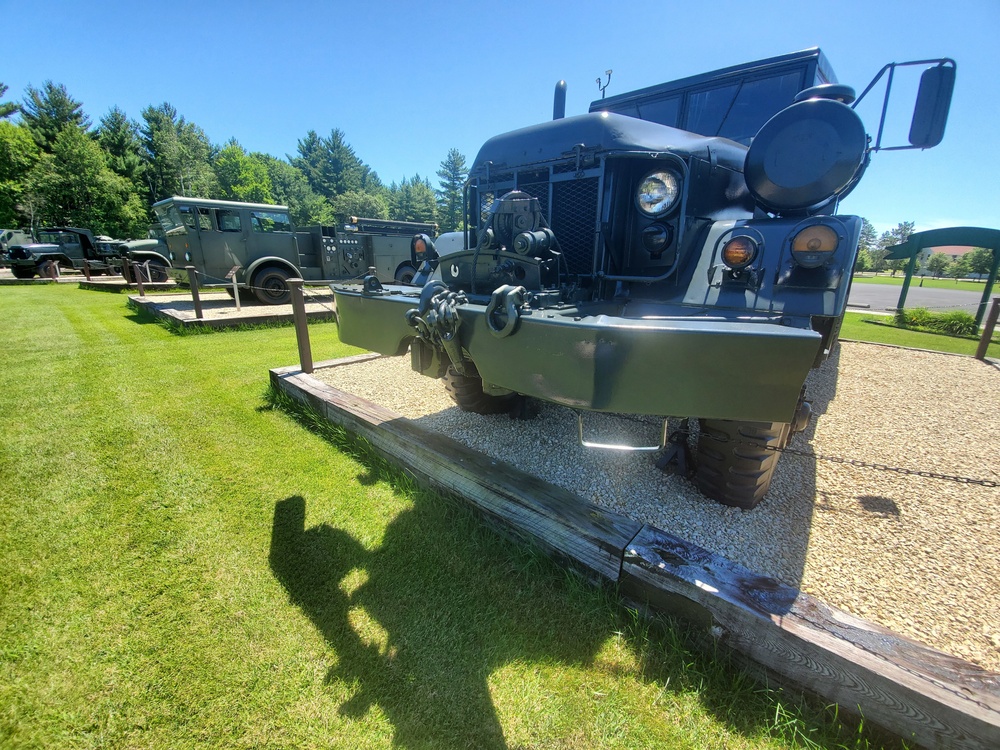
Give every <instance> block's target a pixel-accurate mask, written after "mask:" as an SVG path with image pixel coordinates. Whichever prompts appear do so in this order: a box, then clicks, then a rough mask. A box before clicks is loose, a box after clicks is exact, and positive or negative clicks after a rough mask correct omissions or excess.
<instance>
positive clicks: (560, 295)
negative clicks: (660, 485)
mask: <svg viewBox="0 0 1000 750" xmlns="http://www.w3.org/2000/svg"><path fill="white" fill-rule="evenodd" d="M903 66H920V67H916V68H909V70H911V71H914V72H919V71H920V69H921V68H923V69H924V72H923V73H922V74H921V76H920V89H919V93H918V94H917V98H916V104H915V107H914V114H913V118H912V125H911V127H910V132H909V143H908V144H906V145H902V146H888V145H883V143H882V132H883V124H884V123H885V121H886V113H887V111H888V109H889V90H890V88H891V84H892V81H893V73H895V72H896V71H897V69H898V68H900V67H903ZM887 73H888V75H886V74H887ZM879 80H882V81H883V82H884V84H885V98H884V100H883V101H882V103H881V121H880V122H879V123H876V124H877V125H878V131H877V132H878V136H877V138H876V139H875V140H874V141H873V139H872V138H870V137H869V136H868V135H867V130H866V127H865V125H864V124H863V122H862V120H861V118H860V116H859V115H858V113H857V111H856V109H855V106H854V105H856V103H857V101H858V100H856V99H855V92H854V90H853V89H851V88H850V87H849V86H845V85H841V84H839V83H837V81H836V78H835V77H834V74H833V71H832V69H831V68H830V65H829V63H828V62H827V60H826V58H825V57H824V55H823V54H822V53H821V52H820V51H819V50H818V49H811V50H805V51H803V52H798V53H794V54H791V55H784V56H781V57H776V58H771V59H768V60H761V61H757V62H753V63H749V64H747V65H740V66H735V67H732V68H727V69H724V70H719V71H715V72H712V73H707V74H704V75H700V76H695V77H692V78H686V79H683V80H680V81H675V82H671V83H665V84H661V85H659V86H653V87H650V88H648V89H643V90H640V91H635V92H631V93H628V94H622V95H618V96H613V97H608V98H607V99H602V100H598V101H595V102H594V103H593V104H592V105H591V107H590V111H589V112H588V113H587V114H583V115H578V116H574V117H565V116H564V112H563V110H564V108H565V84H563V83H562V82H560V84H559V85H558V86H557V89H556V103H555V106H554V119H553V120H551V121H549V122H545V123H542V124H539V125H535V126H532V127H528V128H524V129H521V130H516V131H513V132H509V133H505V134H503V135H498V136H496V137H494V138H491V139H490V140H488V141H487V142H486V143H485V144H484V145H483V146H482V148H481V150H480V151H479V154H478V156H477V157H476V160H475V162H474V164H473V166H472V168H471V170H470V174H469V179H468V183H467V185H466V190H465V195H466V221H467V226H468V227H469V230H468V231H467V232H466V235H465V237H464V241H463V243H462V246H461V249H459V250H456V251H452V252H449V253H447V254H446V253H443V252H440V253H439V252H437V251H436V249H435V247H434V242H433V240H432V238H430V237H415V238H414V240H413V243H412V245H413V248H412V254H413V258H414V261H415V262H416V261H418V260H420V261H422V264H421V266H420V269H419V272H418V274H417V276H416V277H415V278H414V280H413V281H414V284H415V286H402V285H383V284H381V283H379V281H378V280H377V279H375V278H370V279H366V280H365V283H364V284H363V285H362V286H361V287H360V288H359V287H356V286H346V285H333V289H334V293H335V303H336V309H337V316H338V322H339V325H340V335H341V339H342V340H343V341H344V342H345V343H349V344H354V345H356V346H360V347H363V348H366V349H370V350H373V351H376V352H380V353H382V354H388V355H401V354H404V353H405V352H406V351H407V350H409V353H410V357H411V364H412V366H413V368H414V369H415V370H417V371H418V372H420V373H423V374H424V375H428V376H430V377H435V378H443V379H444V382H445V385H446V387H447V388H448V390H449V391H450V393H451V395H452V397H453V398H454V399H455V401H456V402H457V403H458V405H459V406H460V407H461V408H462V409H464V410H467V411H472V412H484V413H489V412H498V411H511V412H512V413H513V412H517V411H523V409H522V402H523V400H524V399H525V398H526V397H530V398H534V399H541V400H544V401H548V402H553V403H556V404H562V405H564V406H567V407H570V408H572V409H575V410H576V411H577V417H578V434H577V436H576V438H577V439H578V440H579V442H581V443H583V444H584V445H593V446H594V447H603V448H617V449H629V450H649V451H651V452H653V451H656V452H659V459H660V464H661V466H662V467H664V468H672V469H674V470H678V471H683V472H684V473H685V474H686V475H688V476H691V477H692V480H693V481H694V483H695V484H696V486H697V487H698V488H699V489H700V490H701V491H702V492H703V493H704V494H705V495H707V496H709V497H711V498H714V499H715V500H717V501H719V502H722V503H724V504H727V505H732V506H737V507H740V508H744V509H749V508H752V507H754V506H755V505H756V504H757V503H758V502H759V501H760V500H761V499H762V498H763V496H764V494H765V493H766V492H767V490H768V488H769V486H770V483H771V477H772V474H773V471H774V467H775V464H776V462H777V461H778V458H779V455H780V449H781V448H783V447H784V446H785V444H786V443H787V441H788V440H789V437H790V435H791V434H793V433H794V432H796V431H800V430H802V429H804V428H805V426H806V425H807V424H808V421H809V418H810V408H809V403H808V400H807V397H806V395H805V394H804V392H803V391H804V388H803V385H804V382H805V379H806V376H807V374H808V373H809V371H810V369H811V368H814V367H817V366H818V365H820V364H821V363H822V362H823V361H824V359H825V358H826V357H827V356H828V355H829V353H830V351H831V348H832V347H833V346H834V344H835V342H836V340H837V336H838V333H839V329H840V324H841V321H842V318H843V315H844V310H845V306H846V303H847V295H848V288H849V286H850V282H851V272H852V267H853V265H854V261H855V258H856V255H857V251H858V242H859V236H860V232H861V224H862V219H861V218H860V217H858V216H849V215H840V214H838V213H837V209H838V206H839V204H840V201H841V199H842V198H844V196H846V195H847V194H848V193H849V192H850V191H851V190H852V189H853V188H854V186H855V185H857V184H858V182H859V181H860V180H861V179H862V176H863V175H864V172H865V169H866V167H867V166H868V164H869V160H870V158H871V155H872V153H873V152H874V151H877V150H880V149H887V148H930V147H932V146H935V145H937V143H938V142H940V140H941V138H942V136H943V133H944V127H945V122H946V119H947V113H948V110H949V107H950V100H951V92H952V88H953V85H954V80H955V63H954V62H953V61H952V60H949V59H941V60H931V61H920V62H914V63H899V64H896V63H893V64H890V65H887V66H885V67H884V68H883V69H882V71H881V72H880V73H879V74H878V75H877V76H876V78H875V80H874V81H873V82H872V83H871V84H870V85H869V86H868V88H866V89H865V90H864V91H863V92H862V97H861V98H863V97H865V96H867V95H868V94H869V93H870V92H871V91H872V90H873V87H874V86H875V85H876V83H877V82H878V81H879ZM894 101H895V99H894ZM528 411H529V412H530V410H528ZM589 411H599V412H613V413H621V414H631V415H655V416H657V417H662V418H663V430H662V438H661V439H660V441H659V445H635V446H621V445H601V444H597V443H596V441H595V442H594V443H590V442H588V441H586V440H585V439H584V434H585V431H584V417H585V415H586V413H587V412H589ZM671 417H672V418H675V419H677V420H679V421H680V424H681V428H680V429H677V430H675V431H673V433H672V434H671V433H669V432H668V427H667V419H668V418H671ZM695 422H697V429H695V424H694V423H695ZM685 427H687V429H685ZM668 434H671V436H670V437H668ZM689 435H690V437H688V436H689ZM694 435H697V439H696V440H695V439H694ZM689 441H690V442H691V444H690V445H689Z"/></svg>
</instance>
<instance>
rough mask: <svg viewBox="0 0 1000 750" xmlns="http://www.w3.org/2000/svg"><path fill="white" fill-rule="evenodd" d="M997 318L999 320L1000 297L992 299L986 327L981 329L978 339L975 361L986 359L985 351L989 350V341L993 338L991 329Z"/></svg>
mask: <svg viewBox="0 0 1000 750" xmlns="http://www.w3.org/2000/svg"><path fill="white" fill-rule="evenodd" d="M997 318H1000V297H994V298H993V307H991V308H990V314H989V316H988V317H987V318H986V325H985V327H984V328H983V335H982V336H981V337H980V339H979V347H978V348H977V349H976V359H982V360H985V359H986V350H987V348H989V345H990V339H992V338H993V329H995V328H996V325H997Z"/></svg>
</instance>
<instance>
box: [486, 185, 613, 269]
mask: <svg viewBox="0 0 1000 750" xmlns="http://www.w3.org/2000/svg"><path fill="white" fill-rule="evenodd" d="M545 171H546V172H547V171H548V170H545ZM596 171H597V170H589V171H588V174H587V176H585V177H580V178H577V177H575V176H574V177H570V178H569V179H565V178H562V179H560V178H561V177H563V176H562V175H555V177H556V179H555V180H549V181H544V180H543V181H539V180H538V177H539V176H543V177H544V176H545V175H544V173H543V174H542V175H539V170H538V168H537V167H535V168H534V169H533V170H532V171H531V172H530V173H529V172H527V170H524V171H523V174H526V175H528V174H530V177H529V178H528V180H530V181H528V180H526V181H524V182H519V181H518V180H517V176H518V175H517V174H510V173H508V174H505V175H499V177H500V178H506V179H502V180H501V179H498V180H494V181H493V182H491V183H489V184H480V186H479V207H480V217H481V219H480V220H481V221H485V220H486V218H487V216H488V215H489V211H490V206H492V205H493V201H495V200H496V199H497V198H500V197H503V196H504V195H506V194H507V193H509V192H510V191H511V190H515V189H516V190H521V191H524V192H525V193H528V194H529V195H531V196H532V197H534V198H537V199H538V202H539V203H540V204H541V207H542V213H543V214H545V219H546V220H547V221H548V222H549V226H550V227H552V231H553V232H555V235H556V239H557V240H558V241H559V247H560V249H561V250H562V253H563V257H564V259H565V261H566V270H568V272H569V273H571V274H589V273H590V272H591V271H592V270H593V268H594V247H595V239H596V233H597V227H598V225H597V216H598V205H597V204H598V190H599V185H600V176H599V175H598V174H595V172H596ZM515 186H516V187H515Z"/></svg>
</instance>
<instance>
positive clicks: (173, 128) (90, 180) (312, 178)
mask: <svg viewBox="0 0 1000 750" xmlns="http://www.w3.org/2000/svg"><path fill="white" fill-rule="evenodd" d="M7 88H8V87H7V86H6V85H4V84H3V83H0V226H3V227H11V228H15V227H25V226H28V227H31V228H36V227H40V226H46V225H48V226H60V225H61V226H78V227H87V228H89V229H92V230H93V231H94V232H95V233H97V234H106V235H111V236H113V237H117V238H121V239H124V238H136V237H144V236H146V231H147V229H148V227H149V226H150V224H151V223H152V219H153V217H152V213H151V208H150V207H151V206H152V204H153V203H155V202H156V201H158V200H162V199H163V198H167V197H170V196H171V195H184V196H192V197H200V198H219V199H227V200H237V201H247V202H253V203H278V204H283V205H287V206H288V207H289V210H290V213H291V216H292V220H293V221H294V222H295V223H296V224H297V225H299V226H306V225H309V224H334V223H336V222H337V221H339V220H343V219H344V218H345V217H347V216H365V217H369V218H378V219H398V220H402V221H421V222H436V223H437V224H438V225H439V226H440V229H441V231H442V232H445V231H452V230H455V229H461V228H463V221H462V220H463V214H462V186H463V184H464V182H465V179H466V176H467V175H468V169H467V167H466V164H465V157H464V156H463V155H462V154H461V153H460V152H459V151H458V150H457V149H454V148H453V149H450V150H449V151H448V154H447V156H446V157H445V158H444V160H443V161H442V162H441V163H440V169H439V170H438V172H437V176H438V178H439V184H438V187H437V188H435V187H433V186H432V185H431V182H430V180H429V179H428V178H426V177H421V176H420V175H414V176H413V177H410V178H403V179H401V180H400V181H399V182H398V183H396V182H393V183H391V184H389V185H385V184H384V183H383V182H382V180H381V179H379V176H378V174H376V172H375V171H374V170H372V169H371V167H369V166H368V165H367V164H365V163H364V162H363V161H362V160H361V159H360V158H359V157H358V155H357V154H356V153H355V152H354V149H353V148H351V146H350V144H348V143H347V141H346V139H345V136H344V133H343V132H342V131H341V130H339V129H337V128H334V129H333V130H331V131H330V134H329V135H328V136H325V137H324V136H320V135H319V134H318V133H316V132H315V131H312V130H310V131H309V132H308V133H307V134H306V135H305V137H304V138H302V139H300V140H299V141H298V149H297V154H296V155H295V156H288V157H286V158H285V159H279V158H276V157H274V156H271V155H270V154H264V153H260V152H248V151H247V150H246V149H245V148H243V146H242V145H240V143H239V142H238V141H237V140H236V139H235V138H231V139H230V140H228V141H227V142H226V143H224V144H222V145H218V144H214V143H212V142H211V141H210V139H209V137H208V136H207V135H206V133H205V131H204V130H202V129H201V128H200V127H198V125H196V124H195V123H193V122H191V121H189V120H187V119H186V118H185V117H183V116H182V115H180V114H179V113H178V112H177V110H176V109H175V108H174V107H173V106H172V105H170V104H169V103H166V102H164V103H163V104H160V105H157V106H153V105H150V106H148V107H146V108H145V109H143V110H142V112H141V115H140V116H141V119H140V120H133V119H130V118H129V117H128V116H127V115H126V113H125V112H123V111H122V110H121V109H120V108H119V107H117V106H115V107H112V108H111V110H110V111H109V112H108V113H107V114H106V115H105V116H104V117H102V118H101V120H100V122H99V123H98V124H97V126H96V127H94V126H92V122H91V120H90V118H89V117H88V116H87V115H86V114H85V112H84V110H83V105H82V103H80V102H78V101H76V100H75V99H74V98H73V97H72V96H71V95H70V94H69V92H68V91H67V90H66V87H65V86H64V85H62V84H55V83H53V82H52V81H45V83H44V84H43V85H42V86H41V87H40V88H35V87H34V86H31V85H29V86H28V87H27V89H26V90H25V95H24V98H23V100H22V101H21V102H9V101H4V97H5V95H6V92H7Z"/></svg>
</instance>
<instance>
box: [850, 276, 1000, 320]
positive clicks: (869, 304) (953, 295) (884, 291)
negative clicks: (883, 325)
mask: <svg viewBox="0 0 1000 750" xmlns="http://www.w3.org/2000/svg"><path fill="white" fill-rule="evenodd" d="M919 284H920V282H919V281H916V282H914V283H913V284H911V285H910V291H909V292H907V294H906V307H907V309H910V308H913V307H926V308H927V309H928V310H932V311H934V312H945V311H946V310H965V312H967V313H969V314H970V315H975V314H976V309H977V308H978V306H979V301H980V300H981V299H982V297H983V293H982V292H967V291H964V290H960V289H930V288H927V287H920V286H919ZM900 290H901V287H898V286H891V285H889V284H854V286H852V287H851V296H850V297H848V298H847V304H848V306H849V308H848V309H850V307H854V308H855V309H857V308H858V307H864V308H867V309H870V310H871V311H872V312H883V311H886V310H894V309H895V308H896V304H897V303H898V302H899V292H900ZM995 292H996V293H997V294H1000V289H997V290H995Z"/></svg>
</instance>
